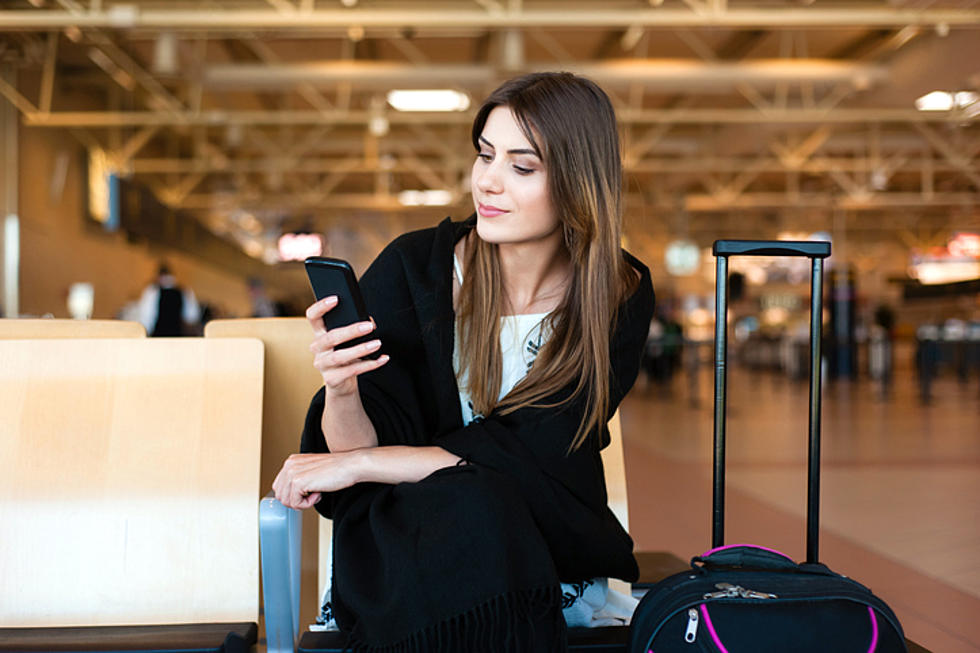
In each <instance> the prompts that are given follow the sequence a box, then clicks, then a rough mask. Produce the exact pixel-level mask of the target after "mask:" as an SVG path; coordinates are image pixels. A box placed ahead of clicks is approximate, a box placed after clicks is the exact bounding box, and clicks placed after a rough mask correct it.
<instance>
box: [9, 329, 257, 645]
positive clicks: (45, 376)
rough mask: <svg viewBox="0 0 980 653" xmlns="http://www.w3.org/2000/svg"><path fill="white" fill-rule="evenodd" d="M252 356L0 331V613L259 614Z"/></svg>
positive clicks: (48, 616) (25, 618)
mask: <svg viewBox="0 0 980 653" xmlns="http://www.w3.org/2000/svg"><path fill="white" fill-rule="evenodd" d="M262 359H263V352H262V346H261V343H259V342H258V341H256V340H247V339H237V340H221V341H210V340H206V339H204V338H174V339H148V338H109V339H53V340H0V578H2V579H3V580H2V584H3V591H2V592H0V623H2V624H3V625H5V626H73V625H110V624H163V623H202V622H232V621H234V622H241V621H257V620H258V588H259V580H258V573H259V572H258V569H259V564H258V542H257V536H256V524H257V519H258V518H257V505H256V501H255V497H256V495H257V493H258V480H259V445H260V428H261V418H262V414H261V405H262V402H261V396H262V371H263V368H262Z"/></svg>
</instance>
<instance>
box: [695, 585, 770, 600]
mask: <svg viewBox="0 0 980 653" xmlns="http://www.w3.org/2000/svg"><path fill="white" fill-rule="evenodd" d="M715 587H717V588H718V590H719V591H717V592H708V593H707V594H705V595H704V596H703V598H704V599H705V600H708V599H776V598H779V597H778V596H777V595H776V594H769V593H768V592H757V591H755V590H747V589H745V588H744V587H742V586H741V585H732V584H731V583H717V584H716V585H715Z"/></svg>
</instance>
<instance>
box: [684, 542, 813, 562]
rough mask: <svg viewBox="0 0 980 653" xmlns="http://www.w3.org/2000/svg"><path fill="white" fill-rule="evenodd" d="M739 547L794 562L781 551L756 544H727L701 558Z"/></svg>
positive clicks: (703, 554)
mask: <svg viewBox="0 0 980 653" xmlns="http://www.w3.org/2000/svg"><path fill="white" fill-rule="evenodd" d="M739 546H744V547H749V548H752V549H762V550H763V551H768V552H769V553H775V554H776V555H780V556H782V557H784V558H786V559H787V560H789V561H790V562H796V561H795V560H793V559H792V558H790V557H789V556H788V555H786V554H785V553H783V552H782V551H777V550H776V549H770V548H768V547H764V546H759V545H757V544H728V545H726V546H719V547H718V548H715V549H711V550H710V551H705V552H704V553H702V554H701V557H702V558H705V557H707V556H710V555H712V554H715V553H718V552H719V551H724V550H726V549H734V548H735V547H739Z"/></svg>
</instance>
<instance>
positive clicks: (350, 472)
mask: <svg viewBox="0 0 980 653" xmlns="http://www.w3.org/2000/svg"><path fill="white" fill-rule="evenodd" d="M354 456H356V451H349V452H348V451H342V452H340V453H299V454H293V455H291V456H290V457H289V458H287V459H286V462H285V463H283V466H282V469H281V470H279V474H278V475H277V476H276V480H275V481H273V483H272V489H273V491H274V492H275V493H276V499H278V500H279V502H280V503H282V505H284V506H286V507H287V508H295V509H296V510H305V509H306V508H309V507H310V506H312V505H314V504H316V502H317V501H319V500H320V494H321V493H322V492H335V491H337V490H343V489H344V488H347V487H350V486H352V485H354V484H355V483H357V482H358V480H359V479H358V478H357V474H356V469H355V467H356V460H355V459H354Z"/></svg>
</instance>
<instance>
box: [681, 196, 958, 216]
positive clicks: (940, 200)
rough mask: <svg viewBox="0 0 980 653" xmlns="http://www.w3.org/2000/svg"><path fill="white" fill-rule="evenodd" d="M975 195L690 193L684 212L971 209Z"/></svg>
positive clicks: (686, 199) (685, 199)
mask: <svg viewBox="0 0 980 653" xmlns="http://www.w3.org/2000/svg"><path fill="white" fill-rule="evenodd" d="M976 201H977V197H976V194H974V193H942V194H940V195H936V196H935V197H932V198H926V197H923V196H922V194H920V193H875V194H874V195H872V196H871V197H869V198H867V199H863V198H862V199H853V198H850V197H847V196H842V195H835V194H831V193H800V194H799V195H794V196H792V197H791V196H789V195H788V194H786V193H779V192H775V193H769V192H758V193H743V194H742V195H741V196H739V197H738V198H737V199H736V200H734V201H731V202H720V201H718V200H717V199H716V198H715V197H714V196H712V195H705V194H691V195H688V196H686V197H685V198H684V209H685V210H686V211H690V212H706V211H709V212H730V211H732V210H743V209H779V208H843V209H848V210H850V211H876V210H883V209H892V208H927V207H936V208H941V207H950V206H971V205H974V204H976Z"/></svg>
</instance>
